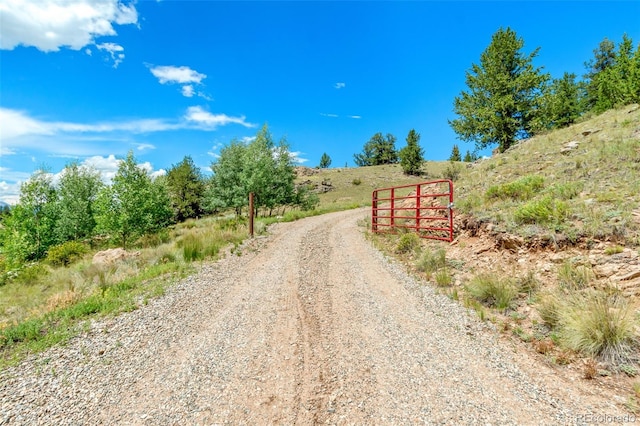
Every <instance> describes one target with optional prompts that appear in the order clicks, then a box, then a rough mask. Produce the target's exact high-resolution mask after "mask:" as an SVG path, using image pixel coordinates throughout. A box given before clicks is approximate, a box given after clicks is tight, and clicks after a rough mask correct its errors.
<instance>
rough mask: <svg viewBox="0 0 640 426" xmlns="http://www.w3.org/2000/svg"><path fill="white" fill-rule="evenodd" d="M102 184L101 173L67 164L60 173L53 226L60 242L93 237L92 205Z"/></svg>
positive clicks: (94, 225)
mask: <svg viewBox="0 0 640 426" xmlns="http://www.w3.org/2000/svg"><path fill="white" fill-rule="evenodd" d="M102 186H103V184H102V181H101V180H100V173H98V172H97V171H96V170H94V169H92V168H89V167H84V166H80V165H79V164H78V162H72V163H70V164H68V165H67V166H66V167H65V169H64V170H63V171H62V173H61V177H60V184H59V189H58V194H59V200H58V208H59V219H58V222H57V226H56V231H57V234H58V239H59V241H60V242H64V241H69V240H79V239H82V238H88V237H91V236H93V234H94V230H95V227H96V221H95V218H94V207H95V206H94V204H95V201H96V197H97V196H98V193H99V191H100V189H101V188H102Z"/></svg>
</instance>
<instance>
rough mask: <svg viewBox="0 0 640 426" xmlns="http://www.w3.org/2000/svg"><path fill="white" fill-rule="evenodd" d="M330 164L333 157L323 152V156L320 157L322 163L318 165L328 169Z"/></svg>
mask: <svg viewBox="0 0 640 426" xmlns="http://www.w3.org/2000/svg"><path fill="white" fill-rule="evenodd" d="M330 165H331V157H329V155H328V154H327V153H326V152H325V153H324V154H322V157H320V165H319V166H318V167H320V168H321V169H326V168H327V167H329V166H330Z"/></svg>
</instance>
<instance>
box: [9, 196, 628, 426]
mask: <svg viewBox="0 0 640 426" xmlns="http://www.w3.org/2000/svg"><path fill="white" fill-rule="evenodd" d="M367 213H368V212H367V210H364V209H359V210H352V211H346V212H338V213H332V214H328V215H323V216H317V217H312V218H307V219H304V220H300V221H297V222H293V223H287V224H277V225H274V226H273V227H272V228H271V229H270V235H269V236H268V237H266V238H258V239H256V240H254V241H252V242H250V243H248V244H247V245H246V246H245V247H244V249H243V252H244V253H243V255H242V256H229V257H227V258H225V259H223V260H221V261H219V262H216V263H213V264H205V265H203V266H202V268H201V270H200V271H199V272H198V273H197V274H195V275H193V276H191V277H189V278H186V279H185V280H183V281H182V282H181V283H180V284H178V285H176V286H175V287H172V288H171V289H170V290H169V291H168V292H167V294H166V295H165V296H163V297H161V298H158V299H154V300H151V301H150V302H149V304H148V305H145V306H142V307H141V308H140V309H138V310H136V311H134V312H130V313H126V314H123V315H120V316H118V317H116V318H111V319H107V320H101V321H96V322H93V323H92V325H91V328H90V330H89V331H88V332H87V333H84V334H83V335H81V336H78V337H76V338H74V339H73V340H72V341H71V342H70V343H69V344H68V345H67V346H65V347H57V348H52V349H50V350H48V351H47V352H44V353H42V354H39V355H37V356H35V357H31V358H29V359H27V360H25V361H24V362H22V363H21V364H20V365H18V366H16V367H12V368H9V369H7V370H5V371H3V372H2V373H0V424H29V425H32V424H74V425H76V424H98V423H100V424H150V425H151V424H176V425H178V424H179V425H182V424H207V425H209V424H325V423H328V424H479V423H483V424H547V425H550V424H582V423H591V421H590V420H593V419H594V418H597V417H596V416H610V418H613V416H621V417H620V418H622V416H625V415H626V416H627V418H628V415H627V414H626V413H625V412H623V411H621V410H620V409H619V408H617V406H616V405H615V404H614V401H611V400H609V399H607V398H606V397H604V396H602V395H599V394H598V393H597V392H596V391H594V390H593V388H591V387H589V386H588V384H585V383H583V382H579V381H570V380H569V379H566V378H563V377H562V376H561V375H558V374H557V372H556V371H555V370H554V369H553V368H552V367H550V366H547V365H544V364H543V363H541V362H539V360H536V359H535V358H533V357H531V356H530V355H528V354H527V353H526V352H523V351H520V350H518V349H517V348H515V347H514V346H512V345H510V344H509V343H508V342H506V341H503V340H501V338H500V337H499V334H498V333H497V332H495V331H494V330H492V329H491V328H490V325H487V324H485V323H482V322H480V321H479V320H478V319H477V318H476V317H475V314H474V313H470V312H469V311H468V310H467V309H465V308H464V307H462V306H460V305H459V304H458V303H457V302H454V301H452V300H450V299H448V298H447V297H445V296H442V295H438V294H436V293H435V292H434V291H433V289H431V287H429V286H426V285H421V284H418V283H417V282H415V281H414V280H413V279H412V278H411V277H410V276H408V275H407V274H406V273H405V272H404V271H403V269H402V267H400V266H399V265H397V264H395V263H393V262H390V261H388V260H387V259H385V258H384V256H382V255H381V254H380V253H379V252H378V251H376V250H375V249H373V248H372V247H371V245H370V244H369V242H367V241H366V239H365V238H364V236H363V228H361V227H358V226H357V221H358V220H360V219H362V218H364V217H365V216H366V215H367ZM609 423H611V422H609Z"/></svg>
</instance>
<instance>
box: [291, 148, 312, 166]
mask: <svg viewBox="0 0 640 426" xmlns="http://www.w3.org/2000/svg"><path fill="white" fill-rule="evenodd" d="M289 155H291V159H292V160H293V162H294V163H296V164H304V163H306V162H307V161H309V159H308V158H303V157H302V155H304V153H303V152H300V151H291V152H289Z"/></svg>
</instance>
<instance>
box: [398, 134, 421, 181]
mask: <svg viewBox="0 0 640 426" xmlns="http://www.w3.org/2000/svg"><path fill="white" fill-rule="evenodd" d="M399 157H400V166H401V167H402V170H403V171H404V173H405V174H407V175H415V176H417V175H420V173H421V172H422V163H423V162H424V151H423V150H422V147H420V134H419V133H417V132H416V131H415V130H414V129H411V130H410V131H409V134H408V135H407V146H405V147H404V148H402V149H401V150H400V152H399Z"/></svg>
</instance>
